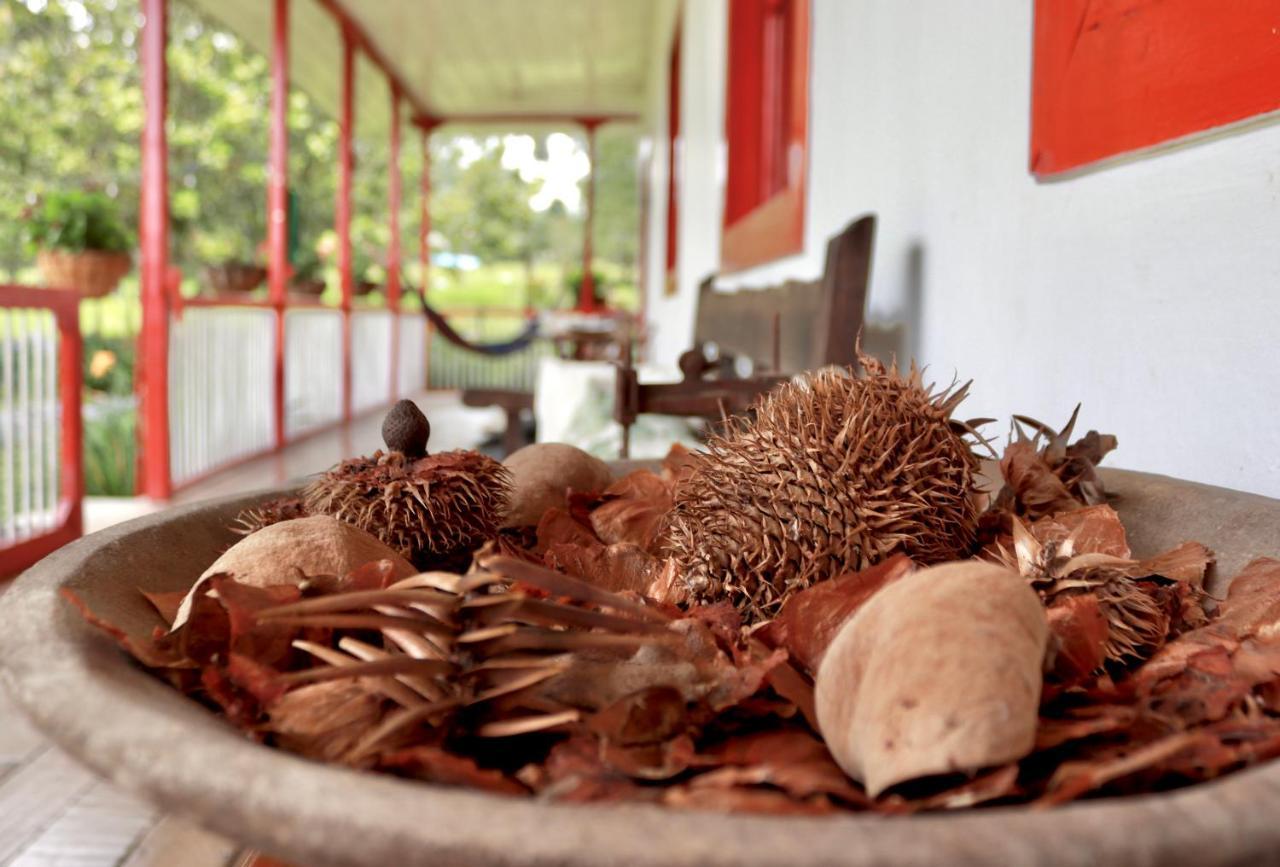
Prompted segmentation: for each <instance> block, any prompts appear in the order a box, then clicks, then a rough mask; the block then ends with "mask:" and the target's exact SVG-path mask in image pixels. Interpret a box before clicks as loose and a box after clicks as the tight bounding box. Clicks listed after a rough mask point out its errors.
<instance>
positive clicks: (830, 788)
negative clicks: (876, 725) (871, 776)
mask: <svg viewBox="0 0 1280 867" xmlns="http://www.w3.org/2000/svg"><path fill="white" fill-rule="evenodd" d="M738 786H771V787H773V788H776V789H781V790H782V791H784V792H786V793H787V794H788V795H790V796H791V797H793V798H800V799H807V798H811V797H813V796H814V795H828V796H830V797H833V798H835V799H837V800H839V801H843V802H844V803H846V804H850V805H852V806H855V807H862V808H867V807H870V806H871V799H870V798H868V797H867V793H866V792H864V791H863V790H862V789H861V788H859V787H858V786H856V785H854V784H853V783H851V782H850V781H849V778H848V777H847V776H846V775H845V773H844V771H842V770H840V766H839V765H837V764H836V763H835V760H833V759H832V758H831V757H830V756H829V755H827V754H826V752H825V750H824V751H823V753H822V754H821V755H819V756H816V757H814V758H811V759H806V760H803V761H782V760H778V759H774V760H770V761H765V762H762V763H760V764H754V765H741V766H732V765H731V766H728V767H723V768H719V769H717V770H714V771H708V772H707V773H705V774H700V775H699V776H697V777H694V778H693V780H691V781H690V783H689V788H691V789H710V788H736V787H738Z"/></svg>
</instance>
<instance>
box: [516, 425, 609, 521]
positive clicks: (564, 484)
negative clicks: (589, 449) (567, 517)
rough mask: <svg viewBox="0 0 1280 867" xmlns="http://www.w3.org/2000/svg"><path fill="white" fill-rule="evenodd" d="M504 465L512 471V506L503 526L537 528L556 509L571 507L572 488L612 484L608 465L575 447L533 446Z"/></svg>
mask: <svg viewBox="0 0 1280 867" xmlns="http://www.w3.org/2000/svg"><path fill="white" fill-rule="evenodd" d="M502 463H503V465H504V466H505V467H506V468H507V469H508V470H509V471H510V472H511V482H512V493H511V507H510V508H509V509H508V510H507V518H506V521H505V523H504V524H503V526H506V527H528V526H535V525H537V523H538V522H539V521H540V520H542V515H543V513H545V512H546V511H547V509H550V508H551V507H553V506H557V507H559V508H562V509H563V508H565V507H566V506H567V505H568V492H569V489H571V488H572V489H573V490H575V491H603V490H604V489H605V488H607V487H609V485H610V484H611V483H612V482H613V474H612V473H611V472H610V471H609V465H608V464H606V463H605V462H604V461H602V460H600V459H599V458H597V457H594V456H592V455H589V454H587V453H586V452H584V451H583V450H582V449H580V448H577V447H576V446H571V445H566V444H565V443H534V444H533V445H531V446H525V447H524V448H522V449H519V450H517V451H515V452H512V453H511V455H510V456H508V457H507V459H506V460H505V461H503V462H502Z"/></svg>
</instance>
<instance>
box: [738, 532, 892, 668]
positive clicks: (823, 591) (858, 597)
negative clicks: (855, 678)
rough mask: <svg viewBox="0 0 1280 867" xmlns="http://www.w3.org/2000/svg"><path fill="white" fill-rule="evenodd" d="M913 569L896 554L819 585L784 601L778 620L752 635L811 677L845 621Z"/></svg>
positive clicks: (775, 619)
mask: <svg viewBox="0 0 1280 867" xmlns="http://www.w3.org/2000/svg"><path fill="white" fill-rule="evenodd" d="M914 569H915V564H914V563H912V562H911V560H910V558H908V557H907V556H906V555H905V554H897V555H895V556H893V557H890V558H889V559H888V560H885V561H884V562H883V563H879V564H877V565H875V566H872V567H870V568H869V569H863V570H862V571H861V572H850V573H848V574H845V575H840V576H838V577H836V578H832V579H831V580H830V581H821V582H819V583H817V584H814V585H813V586H812V587H809V588H807V589H805V590H802V591H801V592H799V593H797V594H795V595H794V596H792V597H791V598H790V599H788V600H787V602H786V604H785V605H783V607H782V610H781V611H780V612H779V614H778V616H777V617H776V618H774V619H773V620H771V621H769V622H768V623H766V624H765V625H764V626H763V627H761V628H759V629H758V630H757V631H756V632H754V633H753V635H754V636H755V637H756V638H758V639H760V640H761V641H763V642H764V643H765V644H767V645H768V646H770V647H781V648H784V649H786V651H787V653H788V654H790V656H791V658H792V659H793V660H795V661H796V662H797V663H799V664H800V665H801V666H802V667H803V668H804V670H806V671H808V672H809V673H810V674H812V673H813V672H816V671H817V670H818V665H819V663H821V662H822V655H823V654H824V653H825V652H826V649H827V645H829V644H830V643H831V640H832V638H834V637H835V634H836V633H837V632H839V630H840V627H841V626H843V625H844V623H845V621H846V620H848V619H849V618H850V617H851V616H853V614H854V613H855V612H857V610H858V609H859V608H860V607H862V605H863V604H864V603H865V602H866V601H867V600H868V599H870V598H871V597H872V596H873V595H875V594H876V593H877V592H878V591H879V590H881V589H882V588H884V587H887V586H888V585H890V584H892V583H893V582H894V581H897V580H898V579H899V578H901V577H903V576H904V575H907V574H908V573H910V572H911V571H912V570H914Z"/></svg>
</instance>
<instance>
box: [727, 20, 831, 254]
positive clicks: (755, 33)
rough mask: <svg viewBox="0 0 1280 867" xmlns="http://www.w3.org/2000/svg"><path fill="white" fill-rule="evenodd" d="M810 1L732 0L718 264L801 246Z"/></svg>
mask: <svg viewBox="0 0 1280 867" xmlns="http://www.w3.org/2000/svg"><path fill="white" fill-rule="evenodd" d="M809 14H810V13H809V0H731V2H730V4H729V57H728V92H727V105H726V110H725V140H726V142H727V144H728V155H729V161H728V162H729V165H728V177H727V183H726V187H725V199H724V231H723V234H722V236H721V247H720V251H721V252H720V265H721V270H722V271H726V272H728V271H740V270H742V269H744V268H750V267H752V266H755V265H760V264H763V263H765V262H770V261H772V260H774V259H778V258H780V257H782V256H788V255H791V254H794V253H799V252H801V251H802V250H803V249H804V210H805V176H806V173H807V169H808V151H809Z"/></svg>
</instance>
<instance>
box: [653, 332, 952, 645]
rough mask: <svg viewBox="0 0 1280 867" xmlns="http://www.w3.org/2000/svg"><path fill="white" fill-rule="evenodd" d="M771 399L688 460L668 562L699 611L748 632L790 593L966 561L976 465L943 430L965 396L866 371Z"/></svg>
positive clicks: (670, 529) (837, 374) (868, 364)
mask: <svg viewBox="0 0 1280 867" xmlns="http://www.w3.org/2000/svg"><path fill="white" fill-rule="evenodd" d="M862 365H863V367H864V369H865V370H866V375H865V376H863V377H855V376H853V375H852V374H851V373H850V372H849V371H847V370H844V369H840V368H827V369H824V370H821V371H819V372H817V373H815V374H812V375H810V376H809V377H807V378H805V379H803V380H800V381H796V382H791V383H786V384H784V385H782V386H779V387H778V388H777V389H775V390H774V391H772V392H771V393H769V394H768V395H766V396H765V397H764V398H763V399H762V400H761V401H760V402H759V403H758V404H757V405H756V407H755V410H754V413H753V417H752V418H749V419H746V420H738V421H737V423H736V424H734V425H733V426H731V427H730V428H729V429H728V430H727V431H726V432H725V433H724V434H723V435H722V436H718V437H715V438H713V439H712V440H711V441H710V443H709V447H708V448H709V450H708V452H707V453H703V454H698V455H695V456H693V467H694V469H693V472H692V473H691V474H690V475H689V477H688V478H687V479H685V480H684V481H683V482H682V483H681V484H680V486H679V487H678V488H677V490H676V494H675V508H674V510H673V511H672V512H671V515H670V518H669V523H668V525H667V527H666V531H665V533H664V538H665V549H666V551H667V552H668V553H669V554H670V555H671V556H673V557H675V558H676V559H677V560H678V561H679V563H680V565H681V566H682V567H683V570H684V574H685V577H686V580H687V581H688V584H689V589H690V592H691V593H692V595H693V596H694V597H695V598H697V599H702V600H707V601H717V600H720V599H729V600H731V601H732V602H733V603H734V604H735V605H736V606H737V607H739V608H740V609H742V610H743V611H744V613H745V614H746V615H747V617H748V619H749V620H757V621H758V620H764V619H768V618H769V617H772V616H773V615H774V614H775V613H776V612H777V610H778V608H779V607H780V606H781V605H782V603H783V602H784V601H785V600H786V598H787V597H788V596H789V595H790V594H791V593H793V592H795V591H797V590H800V589H803V588H804V587H807V586H809V585H810V584H811V583H813V582H814V581H817V580H822V579H826V578H830V577H833V576H835V575H838V574H841V573H843V572H849V571H856V570H859V569H862V568H865V567H866V566H868V565H871V564H874V563H877V562H879V561H881V560H883V559H885V558H886V557H888V556H890V555H891V554H894V553H897V552H902V553H905V554H907V555H908V556H909V557H910V558H911V559H912V560H914V561H915V562H917V563H921V564H925V565H927V564H930V563H938V562H943V561H947V560H954V559H959V558H962V557H965V556H968V554H969V553H970V549H971V548H972V546H973V544H974V540H975V528H976V522H977V509H976V505H975V502H974V497H973V492H974V478H975V473H976V470H977V466H978V459H977V457H976V456H975V455H974V453H973V451H972V449H971V447H970V444H969V442H968V441H966V440H965V438H964V436H965V434H966V433H967V432H971V431H972V428H971V427H970V426H968V425H966V424H964V423H961V422H957V421H954V420H952V418H951V411H952V410H953V409H954V408H955V406H956V405H957V404H959V403H960V401H961V400H963V399H964V397H965V394H966V392H967V388H968V387H967V386H962V387H960V388H959V389H955V390H952V391H944V392H941V393H935V392H934V391H933V390H932V389H931V388H926V387H924V386H923V385H922V384H921V380H920V374H919V372H918V371H917V370H916V369H915V368H914V367H913V368H912V369H911V372H910V374H909V375H908V376H906V377H904V376H902V375H900V374H899V373H898V371H897V370H896V369H891V370H887V369H886V368H885V367H884V366H883V365H882V364H880V363H879V362H878V361H875V360H874V359H871V358H865V357H864V358H863V360H862Z"/></svg>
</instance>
